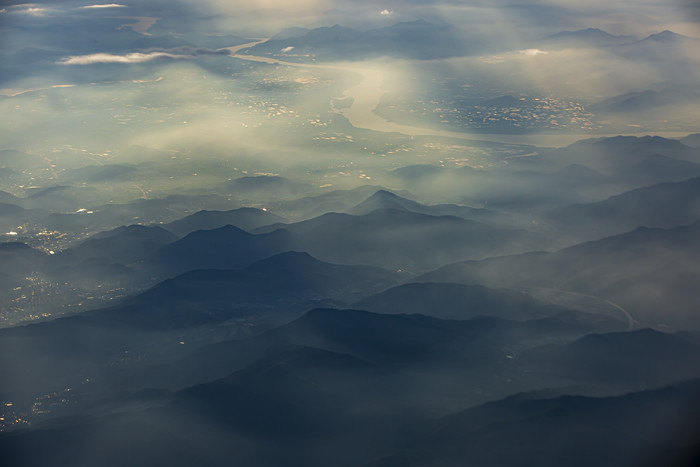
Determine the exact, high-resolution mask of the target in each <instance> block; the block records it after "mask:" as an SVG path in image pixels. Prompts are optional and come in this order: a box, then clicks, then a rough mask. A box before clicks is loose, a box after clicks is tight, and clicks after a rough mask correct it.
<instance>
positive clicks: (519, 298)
mask: <svg viewBox="0 0 700 467" xmlns="http://www.w3.org/2000/svg"><path fill="white" fill-rule="evenodd" d="M355 305H356V306H357V307H358V308H360V309H363V310H368V311H373V312H375V313H387V314H398V313H409V314H411V313H420V314H423V315H426V316H433V317H436V318H441V319H458V320H465V319H470V318H475V317H478V316H494V317H499V318H507V319H513V320H519V321H525V320H530V319H537V318H544V317H546V316H552V315H555V314H557V313H562V312H564V311H567V310H565V309H564V308H561V307H556V306H552V305H546V304H543V303H540V302H538V301H536V300H534V299H532V298H530V297H529V296H527V295H525V294H516V293H514V292H506V291H496V290H493V289H489V288H487V287H483V286H479V285H464V284H450V283H430V282H424V283H411V284H404V285H400V286H398V287H393V288H391V289H389V290H386V291H384V292H380V293H379V294H377V295H373V296H371V297H367V298H365V299H362V300H361V301H359V302H357V303H356V304H355Z"/></svg>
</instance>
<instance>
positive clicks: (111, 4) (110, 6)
mask: <svg viewBox="0 0 700 467" xmlns="http://www.w3.org/2000/svg"><path fill="white" fill-rule="evenodd" d="M80 8H126V5H121V4H119V3H101V4H97V5H85V6H81V7H80Z"/></svg>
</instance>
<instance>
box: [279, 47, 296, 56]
mask: <svg viewBox="0 0 700 467" xmlns="http://www.w3.org/2000/svg"><path fill="white" fill-rule="evenodd" d="M292 50H294V46H293V45H290V46H289V47H285V48H284V49H282V50H280V52H282V53H283V54H286V53H288V52H291V51H292Z"/></svg>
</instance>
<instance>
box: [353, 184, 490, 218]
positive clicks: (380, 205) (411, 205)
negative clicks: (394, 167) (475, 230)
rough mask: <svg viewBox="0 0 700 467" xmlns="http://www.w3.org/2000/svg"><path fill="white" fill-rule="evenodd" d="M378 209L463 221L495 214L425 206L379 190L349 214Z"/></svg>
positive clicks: (481, 210)
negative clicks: (456, 218)
mask: <svg viewBox="0 0 700 467" xmlns="http://www.w3.org/2000/svg"><path fill="white" fill-rule="evenodd" d="M378 209H395V210H398V211H410V212H415V213H419V214H427V215H430V216H457V217H461V218H463V219H473V218H480V217H481V218H488V216H489V215H492V214H493V213H492V212H491V211H489V210H488V209H475V208H470V207H468V206H458V205H456V204H437V205H425V204H421V203H418V202H416V201H412V200H410V199H407V198H402V197H401V196H399V195H397V194H395V193H392V192H390V191H387V190H379V191H377V192H376V193H374V194H373V195H372V196H370V197H369V198H367V199H366V200H364V201H363V202H361V203H360V204H358V205H357V206H355V207H353V208H351V209H348V210H347V211H346V212H347V213H348V214H352V215H357V216H362V215H365V214H369V213H371V212H373V211H376V210H378Z"/></svg>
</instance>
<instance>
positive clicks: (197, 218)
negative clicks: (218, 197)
mask: <svg viewBox="0 0 700 467" xmlns="http://www.w3.org/2000/svg"><path fill="white" fill-rule="evenodd" d="M283 222H285V219H284V218H282V217H280V216H277V215H275V214H272V213H269V212H267V211H263V210H261V209H256V208H239V209H232V210H230V211H207V210H204V211H198V212H196V213H194V214H192V215H189V216H187V217H185V218H183V219H179V220H176V221H173V222H170V223H168V224H164V225H163V227H164V228H165V229H167V230H169V231H170V232H173V233H175V234H177V235H181V236H183V235H187V234H190V233H192V232H195V231H197V230H212V229H218V228H220V227H224V226H225V225H232V226H234V227H238V228H239V229H243V230H246V231H248V230H251V229H255V228H257V227H262V226H264V225H269V224H274V223H283Z"/></svg>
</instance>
